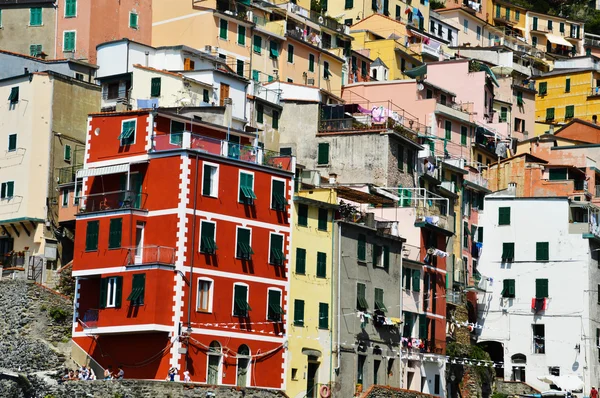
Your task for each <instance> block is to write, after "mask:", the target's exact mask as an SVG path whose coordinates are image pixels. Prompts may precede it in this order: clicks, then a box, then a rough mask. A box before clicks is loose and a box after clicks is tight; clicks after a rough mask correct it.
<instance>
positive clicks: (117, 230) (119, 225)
mask: <svg viewBox="0 0 600 398" xmlns="http://www.w3.org/2000/svg"><path fill="white" fill-rule="evenodd" d="M122 232H123V219H122V218H113V219H111V220H110V226H109V232H108V248H109V249H120V248H121V234H122Z"/></svg>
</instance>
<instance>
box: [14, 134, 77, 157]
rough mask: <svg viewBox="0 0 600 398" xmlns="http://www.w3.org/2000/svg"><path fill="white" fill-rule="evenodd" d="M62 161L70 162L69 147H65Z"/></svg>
mask: <svg viewBox="0 0 600 398" xmlns="http://www.w3.org/2000/svg"><path fill="white" fill-rule="evenodd" d="M15 138H16V136H15ZM63 159H64V160H65V162H70V161H71V145H68V144H67V145H65V150H64V153H63Z"/></svg>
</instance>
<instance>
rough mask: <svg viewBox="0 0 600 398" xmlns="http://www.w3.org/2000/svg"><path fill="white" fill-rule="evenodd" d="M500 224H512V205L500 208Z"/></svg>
mask: <svg viewBox="0 0 600 398" xmlns="http://www.w3.org/2000/svg"><path fill="white" fill-rule="evenodd" d="M498 225H510V207H500V208H498Z"/></svg>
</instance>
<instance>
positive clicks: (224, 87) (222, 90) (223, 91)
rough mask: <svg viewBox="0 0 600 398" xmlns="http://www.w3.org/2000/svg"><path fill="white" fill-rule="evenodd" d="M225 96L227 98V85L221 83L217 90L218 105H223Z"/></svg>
mask: <svg viewBox="0 0 600 398" xmlns="http://www.w3.org/2000/svg"><path fill="white" fill-rule="evenodd" d="M225 98H229V85H228V84H225V83H221V86H220V91H219V106H225Z"/></svg>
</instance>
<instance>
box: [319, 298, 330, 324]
mask: <svg viewBox="0 0 600 398" xmlns="http://www.w3.org/2000/svg"><path fill="white" fill-rule="evenodd" d="M319 329H329V304H327V303H319Z"/></svg>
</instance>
